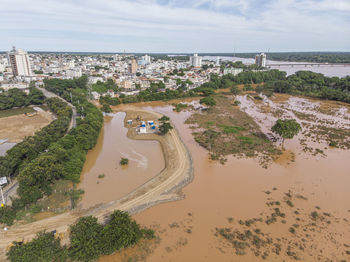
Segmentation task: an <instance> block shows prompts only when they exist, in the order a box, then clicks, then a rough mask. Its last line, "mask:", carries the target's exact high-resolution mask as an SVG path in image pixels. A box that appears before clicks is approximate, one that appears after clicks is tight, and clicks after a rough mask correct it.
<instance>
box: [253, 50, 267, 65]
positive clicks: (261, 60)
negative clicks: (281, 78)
mask: <svg viewBox="0 0 350 262" xmlns="http://www.w3.org/2000/svg"><path fill="white" fill-rule="evenodd" d="M255 64H256V65H257V66H260V67H265V66H266V55H265V54H264V53H261V54H258V55H256V56H255Z"/></svg>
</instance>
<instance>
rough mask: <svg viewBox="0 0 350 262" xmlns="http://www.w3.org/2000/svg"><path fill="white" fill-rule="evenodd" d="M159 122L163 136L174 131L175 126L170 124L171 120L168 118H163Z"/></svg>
mask: <svg viewBox="0 0 350 262" xmlns="http://www.w3.org/2000/svg"><path fill="white" fill-rule="evenodd" d="M158 120H159V123H160V124H159V132H160V133H161V134H163V135H165V134H166V133H168V132H169V131H170V130H171V129H173V126H172V125H171V124H170V122H169V121H170V118H169V117H167V116H162V117H161V118H159V119H158Z"/></svg>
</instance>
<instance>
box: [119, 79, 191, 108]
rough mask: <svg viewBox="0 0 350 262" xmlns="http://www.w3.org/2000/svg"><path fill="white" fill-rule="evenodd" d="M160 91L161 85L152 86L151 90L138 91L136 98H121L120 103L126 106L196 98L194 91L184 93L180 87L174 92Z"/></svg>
mask: <svg viewBox="0 0 350 262" xmlns="http://www.w3.org/2000/svg"><path fill="white" fill-rule="evenodd" d="M161 89H163V87H162V86H161V85H159V84H157V85H153V88H148V89H146V90H143V91H140V93H139V94H137V95H136V96H126V97H124V98H122V102H123V103H124V104H127V103H136V102H147V101H168V100H171V99H177V98H185V97H195V96H197V93H196V92H195V91H192V90H190V91H187V92H185V89H184V88H182V87H181V86H180V87H179V88H178V89H176V90H170V89H166V90H165V91H164V92H163V90H161Z"/></svg>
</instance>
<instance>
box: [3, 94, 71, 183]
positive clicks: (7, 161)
mask: <svg viewBox="0 0 350 262" xmlns="http://www.w3.org/2000/svg"><path fill="white" fill-rule="evenodd" d="M47 104H48V107H49V109H50V110H51V111H52V112H53V113H54V114H55V115H56V116H57V119H56V120H54V121H53V122H52V123H51V124H50V125H48V126H46V127H44V128H43V129H41V130H40V131H38V132H37V133H35V135H34V136H31V137H26V138H25V139H24V140H23V141H22V142H20V143H18V144H17V145H15V146H14V147H13V148H11V149H10V150H8V151H7V153H6V155H5V156H3V157H0V173H1V174H3V175H5V176H7V177H15V176H17V175H18V173H19V170H20V168H22V167H24V166H25V165H26V164H27V163H29V162H30V161H32V160H34V159H35V158H36V157H37V156H38V155H39V154H40V153H42V152H43V151H44V150H46V149H47V148H48V146H49V145H50V144H51V143H53V142H56V141H57V140H58V139H59V138H61V137H62V136H63V135H64V134H65V133H66V131H67V129H68V126H69V122H70V118H71V114H72V111H71V108H70V107H69V106H68V105H67V104H66V103H64V102H62V101H61V100H59V99H58V98H50V99H48V100H47Z"/></svg>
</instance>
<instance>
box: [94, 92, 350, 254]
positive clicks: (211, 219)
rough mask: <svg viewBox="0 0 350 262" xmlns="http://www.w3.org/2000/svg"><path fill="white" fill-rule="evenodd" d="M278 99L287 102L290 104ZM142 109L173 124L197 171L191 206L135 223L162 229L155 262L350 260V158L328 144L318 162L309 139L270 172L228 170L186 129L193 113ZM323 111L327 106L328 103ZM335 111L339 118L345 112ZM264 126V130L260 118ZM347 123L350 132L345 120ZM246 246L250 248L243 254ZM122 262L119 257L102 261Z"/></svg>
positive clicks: (189, 190) (154, 212)
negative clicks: (256, 238)
mask: <svg viewBox="0 0 350 262" xmlns="http://www.w3.org/2000/svg"><path fill="white" fill-rule="evenodd" d="M242 99H244V98H242ZM278 99H280V100H281V102H284V101H288V99H289V97H286V98H282V97H279V98H278ZM242 101H243V100H242ZM292 101H293V100H292ZM299 102H300V101H299V100H297V101H296V104H298V103H299ZM304 102H305V101H302V103H304ZM306 102H307V101H306ZM273 103H274V104H275V103H277V101H274V102H273ZM292 104H293V103H292ZM244 105H245V104H244V103H243V104H242V108H244ZM252 105H254V106H255V105H256V103H255V102H254V103H253V104H252ZM139 106H140V107H143V108H145V109H148V110H154V111H157V112H160V113H163V114H165V115H168V116H169V117H170V118H171V120H172V122H173V123H174V124H175V126H176V128H177V129H178V131H179V134H180V136H181V138H182V140H183V141H184V143H185V144H186V146H187V147H188V149H189V150H190V152H191V155H192V160H193V166H194V181H193V182H192V183H191V184H190V185H188V186H187V187H185V188H184V189H183V190H182V191H183V193H184V194H185V196H186V197H185V199H184V200H180V201H176V202H170V203H165V204H160V205H158V206H155V207H152V208H150V209H148V210H146V211H144V212H142V213H139V214H137V215H135V216H134V218H135V219H136V220H137V222H139V223H140V224H142V225H145V226H152V227H154V228H155V229H156V232H157V234H158V235H159V237H160V239H161V240H160V243H159V244H158V245H157V247H156V248H155V249H154V250H153V252H152V253H151V254H150V255H149V256H148V257H147V259H146V260H147V261H256V260H258V261H260V260H261V261H262V260H263V259H267V260H268V261H282V260H286V261H295V260H302V261H315V260H320V261H331V260H334V259H335V258H336V260H339V261H340V260H342V259H343V260H347V259H349V255H348V254H347V253H346V251H349V250H350V248H349V246H350V225H349V220H350V204H349V201H347V199H350V190H349V185H350V175H349V167H350V164H349V161H348V159H350V152H349V151H345V150H342V149H339V148H329V147H328V146H327V144H326V143H323V145H322V147H327V153H326V156H323V157H319V155H316V156H314V155H313V154H310V153H308V152H304V151H303V150H302V149H303V146H300V139H301V138H302V137H303V136H304V135H300V136H298V137H297V138H295V139H293V140H291V141H288V142H287V143H285V148H286V150H287V151H286V153H284V154H283V155H282V156H281V159H279V161H276V162H273V163H272V164H271V165H270V166H269V167H268V168H267V169H264V168H262V167H261V166H260V165H259V163H258V161H256V160H254V159H235V158H233V157H228V161H227V162H226V163H225V164H224V165H222V164H220V163H218V162H214V161H211V160H209V156H208V152H207V151H206V150H205V149H204V148H202V147H200V146H199V145H198V144H197V143H196V142H195V141H194V139H193V136H192V134H191V133H192V130H191V129H190V128H189V126H188V125H186V124H184V122H185V120H186V119H187V118H188V117H189V116H190V114H191V112H187V111H185V112H181V113H176V112H173V110H172V109H173V107H172V106H169V105H166V104H164V103H153V104H152V103H149V104H147V103H144V104H140V105H139ZM261 106H263V103H262V104H261ZM284 106H285V107H287V105H286V104H285V105H284ZM281 107H282V106H281ZM331 107H332V108H333V105H332V106H331ZM256 108H257V110H256V111H252V112H253V113H252V116H256V115H257V114H256V112H259V111H260V110H261V109H260V105H257V107H256ZM302 108H304V109H305V110H310V109H309V108H307V107H306V106H302ZM320 108H321V109H325V108H327V106H326V105H322V104H321V105H320ZM334 108H335V111H336V112H339V110H338V109H337V108H339V106H338V107H337V106H335V107H334ZM340 108H341V106H340ZM294 109H296V106H295V107H293V110H294ZM344 111H345V109H342V110H341V112H344ZM307 113H310V112H307ZM327 114H328V112H327ZM271 115H272V116H273V114H272V113H271ZM335 115H337V113H335ZM265 117H266V118H267V120H268V116H266V115H265ZM321 117H322V115H321V116H320V118H321ZM314 118H315V117H314ZM324 120H325V121H326V119H324ZM256 121H257V122H258V123H259V119H258V117H257V118H256ZM334 121H335V123H336V119H335V120H334ZM266 123H270V121H267V122H266ZM339 124H345V125H347V123H346V122H344V121H343V123H339ZM261 128H262V129H264V128H265V129H266V131H268V128H269V126H268V125H267V126H265V127H264V125H261ZM137 142H140V141H137ZM310 143H312V141H311V142H310ZM315 144H316V143H315ZM291 155H292V156H293V157H290V156H291ZM284 158H287V159H288V161H287V164H286V162H285V161H284ZM290 159H292V160H293V161H290ZM277 203H278V204H277ZM274 205H276V206H274ZM276 208H278V212H277V211H276ZM236 231H240V232H243V236H244V235H245V234H247V235H248V236H244V238H246V240H245V241H246V242H245V244H239V245H238V244H237V243H238V242H242V241H241V240H239V239H237V236H238V237H239V236H241V235H239V234H237V232H236ZM248 231H251V232H254V233H253V236H255V235H254V234H259V237H260V238H259V239H260V240H259V243H260V244H261V245H259V252H256V250H255V251H254V248H256V243H255V244H254V243H253V242H252V243H250V242H249V239H250V235H249V234H251V233H249V234H248V233H247V232H248ZM255 232H260V233H255ZM261 232H262V233H261ZM225 237H226V238H225ZM241 238H242V236H241ZM235 241H236V242H235ZM246 244H248V245H249V246H246ZM242 246H243V247H246V248H245V249H244V250H243V249H239V248H241V247H242ZM136 253H137V252H136ZM136 253H135V254H134V255H137V254H136ZM132 256H133V255H132V254H131V255H130V256H129V257H132ZM118 260H120V256H119V255H118V256H109V257H104V258H102V259H101V261H118ZM125 261H128V260H127V259H126V260H125Z"/></svg>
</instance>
